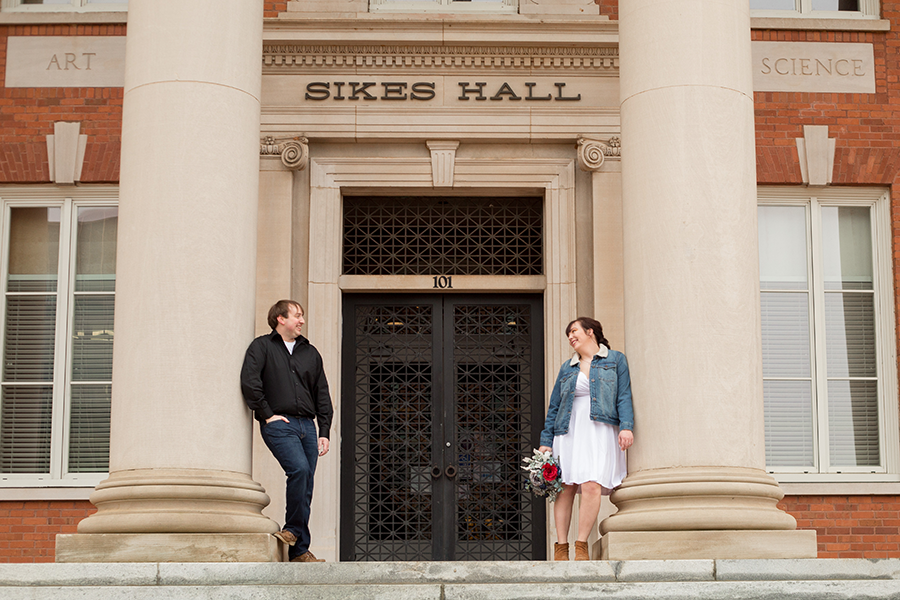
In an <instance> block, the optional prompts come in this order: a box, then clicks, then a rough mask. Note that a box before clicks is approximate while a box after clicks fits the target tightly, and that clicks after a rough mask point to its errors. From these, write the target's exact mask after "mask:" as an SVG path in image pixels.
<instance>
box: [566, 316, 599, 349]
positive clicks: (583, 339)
mask: <svg viewBox="0 0 900 600" xmlns="http://www.w3.org/2000/svg"><path fill="white" fill-rule="evenodd" d="M591 333H592V331H591V330H590V329H589V330H587V331H585V330H584V329H583V328H582V327H581V321H575V322H574V323H572V326H571V327H570V328H569V345H571V346H572V348H573V349H574V350H575V352H577V353H578V354H579V356H585V355H586V354H587V355H590V354H591V352H590V350H592V349H593V347H594V344H596V342H595V341H594V338H593V336H592V335H591Z"/></svg>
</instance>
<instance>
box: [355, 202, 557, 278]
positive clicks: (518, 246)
mask: <svg viewBox="0 0 900 600" xmlns="http://www.w3.org/2000/svg"><path fill="white" fill-rule="evenodd" d="M542 208H543V201H542V199H541V198H528V197H525V198H481V197H479V198H432V197H354V196H348V197H345V198H344V258H343V273H344V274H345V275H433V274H436V273H438V274H442V275H540V274H541V273H543V260H542V256H543V252H542V243H541V239H542V238H541V231H542V228H543V211H542Z"/></svg>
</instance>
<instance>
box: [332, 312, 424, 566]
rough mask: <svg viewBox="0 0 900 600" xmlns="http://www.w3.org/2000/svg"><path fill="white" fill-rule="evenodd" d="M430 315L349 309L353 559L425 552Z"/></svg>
mask: <svg viewBox="0 0 900 600" xmlns="http://www.w3.org/2000/svg"><path fill="white" fill-rule="evenodd" d="M432 313H433V310H432V307H431V306H430V305H427V304H426V305H421V306H403V305H400V306H358V307H356V315H355V328H356V335H355V337H356V340H357V344H356V353H355V354H356V356H355V360H356V373H355V377H354V380H355V388H356V390H355V391H356V398H355V400H356V401H355V407H354V408H353V421H352V423H353V425H352V427H353V430H354V432H353V433H354V435H353V437H352V438H351V439H355V447H354V449H353V455H354V460H353V467H352V469H353V487H354V489H355V492H354V496H355V501H354V502H353V505H352V509H351V510H352V511H353V520H352V523H353V540H354V541H353V554H354V560H379V561H387V560H415V559H421V557H423V556H430V555H431V551H432V546H433V542H432V537H433V535H432V526H431V525H432V521H433V516H432V505H433V498H432V480H431V476H430V470H431V463H430V459H431V444H432V437H433V433H432V422H433V420H432V379H433V376H432V363H433V358H434V357H433V349H432V345H433V342H432V333H433V319H434V315H433V314H432ZM345 437H346V436H345ZM348 441H349V440H348Z"/></svg>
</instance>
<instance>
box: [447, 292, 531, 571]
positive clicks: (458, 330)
mask: <svg viewBox="0 0 900 600" xmlns="http://www.w3.org/2000/svg"><path fill="white" fill-rule="evenodd" d="M531 331H532V321H531V307H530V306H529V305H512V306H497V305H477V304H474V305H473V304H457V305H456V306H454V310H453V344H452V345H453V369H454V377H453V379H454V396H455V404H456V447H457V449H458V450H457V452H458V456H457V462H458V464H459V475H457V477H456V488H457V489H456V494H455V495H454V496H455V498H456V499H457V508H456V525H457V527H456V556H455V558H456V559H457V560H531V559H532V558H533V556H534V541H535V540H534V529H535V527H534V525H535V524H534V522H533V520H532V519H533V511H532V510H531V504H532V498H531V497H530V495H529V494H528V493H527V492H526V491H525V487H524V482H525V480H524V478H523V477H522V470H521V469H520V468H519V467H520V466H521V464H522V458H523V457H524V456H527V455H528V454H529V453H530V451H531V441H532V440H531V436H532V431H533V427H532V410H531V408H532V407H531V393H530V392H531V384H532V375H533V373H532V368H533V365H532V356H531V351H532V348H531ZM541 528H543V524H541Z"/></svg>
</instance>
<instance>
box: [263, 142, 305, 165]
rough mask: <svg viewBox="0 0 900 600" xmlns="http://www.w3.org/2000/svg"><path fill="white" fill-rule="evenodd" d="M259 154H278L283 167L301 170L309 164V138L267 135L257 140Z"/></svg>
mask: <svg viewBox="0 0 900 600" xmlns="http://www.w3.org/2000/svg"><path fill="white" fill-rule="evenodd" d="M259 155H260V156H280V157H281V163H282V164H283V165H284V166H285V167H287V168H288V169H291V170H292V171H302V170H303V169H305V168H306V166H307V165H308V164H309V140H308V139H307V138H305V137H303V136H293V137H288V138H275V137H273V136H271V135H267V136H266V137H264V138H263V139H262V140H260V142H259Z"/></svg>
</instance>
